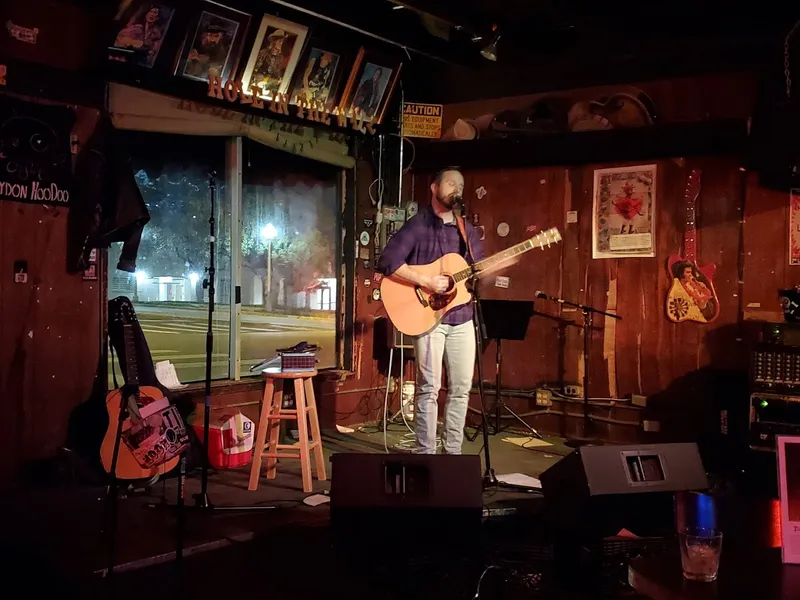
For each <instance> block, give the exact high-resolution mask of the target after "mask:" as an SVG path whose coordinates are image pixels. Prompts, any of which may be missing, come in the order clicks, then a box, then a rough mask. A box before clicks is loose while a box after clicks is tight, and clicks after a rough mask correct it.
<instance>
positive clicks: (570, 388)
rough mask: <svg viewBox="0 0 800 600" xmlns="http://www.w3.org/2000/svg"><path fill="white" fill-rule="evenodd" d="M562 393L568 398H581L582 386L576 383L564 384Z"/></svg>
mask: <svg viewBox="0 0 800 600" xmlns="http://www.w3.org/2000/svg"><path fill="white" fill-rule="evenodd" d="M564 395H565V396H569V397H570V398H582V397H583V386H582V385H577V384H572V383H571V384H568V385H565V386H564Z"/></svg>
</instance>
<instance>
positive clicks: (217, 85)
mask: <svg viewBox="0 0 800 600" xmlns="http://www.w3.org/2000/svg"><path fill="white" fill-rule="evenodd" d="M261 93H263V92H262V90H260V89H258V88H255V87H251V88H250V89H244V87H242V82H241V81H235V80H233V79H228V80H227V81H225V82H224V83H223V81H222V79H221V78H220V77H216V76H215V75H209V76H208V97H209V98H216V99H217V100H226V101H228V102H237V103H239V104H243V105H249V106H252V107H253V108H260V109H264V110H268V111H269V112H271V113H274V114H276V115H286V116H289V115H290V113H289V110H290V108H291V110H292V112H293V113H294V115H293V116H295V117H297V118H298V119H305V120H307V121H313V122H314V123H320V124H321V125H331V123H335V124H336V125H338V126H339V127H341V128H348V127H349V128H350V129H352V130H354V131H357V132H359V133H369V134H374V133H375V127H374V124H375V117H374V116H372V117H370V118H369V119H365V118H364V117H363V116H362V115H361V114H356V112H354V111H351V112H350V114H347V112H345V111H344V110H342V109H339V108H338V107H337V108H334V109H333V110H328V109H327V108H326V107H325V106H324V105H323V104H322V103H320V102H314V103H308V102H299V103H298V104H297V106H294V105H291V104H289V98H288V97H287V96H286V94H276V95H275V96H273V97H271V98H264V97H263V96H261V95H260V94H261Z"/></svg>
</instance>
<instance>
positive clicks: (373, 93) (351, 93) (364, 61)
mask: <svg viewBox="0 0 800 600" xmlns="http://www.w3.org/2000/svg"><path fill="white" fill-rule="evenodd" d="M402 67H403V63H402V62H400V61H399V60H392V59H389V58H386V57H383V56H381V55H378V54H373V53H371V52H367V51H365V50H364V49H363V48H362V49H361V50H360V51H359V53H358V57H356V62H355V64H354V65H353V69H352V71H351V72H350V78H349V79H348V81H347V86H346V87H345V90H344V94H342V103H341V105H340V106H341V109H342V110H343V111H344V112H345V114H346V115H348V116H349V115H351V114H355V115H356V116H359V115H363V117H364V118H365V119H367V120H369V119H373V120H374V121H373V122H374V123H376V124H378V125H380V124H381V122H382V121H383V118H384V116H385V114H386V107H387V106H388V104H389V101H390V100H391V98H392V94H393V93H394V88H395V86H396V85H397V81H398V80H399V78H400V70H401V69H402Z"/></svg>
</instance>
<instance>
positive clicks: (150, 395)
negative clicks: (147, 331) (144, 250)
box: [100, 303, 185, 480]
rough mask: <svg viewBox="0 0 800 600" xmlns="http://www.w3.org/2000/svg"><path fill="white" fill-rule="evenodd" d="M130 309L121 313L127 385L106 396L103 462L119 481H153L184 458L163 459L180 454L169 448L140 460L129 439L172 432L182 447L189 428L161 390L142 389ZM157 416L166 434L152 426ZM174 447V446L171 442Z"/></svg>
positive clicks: (148, 387)
mask: <svg viewBox="0 0 800 600" xmlns="http://www.w3.org/2000/svg"><path fill="white" fill-rule="evenodd" d="M129 310H130V309H129V307H128V306H127V304H124V303H123V305H122V306H121V309H120V312H119V319H120V320H121V321H122V330H123V339H124V344H125V366H126V370H125V372H126V374H127V377H126V382H125V385H123V386H122V387H121V388H120V389H117V390H112V391H111V392H109V393H108V395H107V396H106V412H107V413H108V430H107V431H106V434H105V436H104V437H103V443H102V445H101V446H100V460H101V462H102V464H103V468H104V469H105V471H106V473H108V474H109V475H112V476H115V477H116V478H117V479H147V480H152V479H154V478H156V477H157V476H160V475H164V474H166V473H168V472H169V471H171V470H172V469H174V468H175V466H176V465H177V464H178V461H179V460H180V456H174V458H170V459H169V460H161V459H163V458H165V457H166V456H167V455H168V454H170V455H174V454H176V452H174V451H173V450H174V449H173V448H169V449H168V450H166V451H165V450H164V449H163V448H160V449H156V450H154V451H153V452H152V453H151V454H150V455H149V456H147V453H145V455H144V456H140V457H139V458H137V456H136V455H135V454H134V449H133V448H131V443H130V442H129V440H135V439H137V434H139V432H143V433H145V435H146V434H148V433H150V434H152V433H155V434H156V435H158V434H163V433H164V432H170V434H169V435H170V437H171V438H175V439H174V440H173V441H174V442H177V443H178V444H179V445H182V444H183V443H184V439H183V438H184V436H185V428H184V424H183V420H182V419H181V417H180V414H179V413H178V412H177V409H175V407H174V406H171V405H169V401H168V400H167V399H166V398H165V397H164V394H163V392H162V391H161V390H159V389H158V388H157V387H154V386H139V373H138V370H137V367H136V345H135V343H134V340H133V321H134V320H135V319H136V316H135V315H134V314H131V312H129ZM123 397H124V401H125V403H126V404H125V406H126V408H127V412H128V416H127V417H126V418H125V420H124V421H123V423H122V439H121V440H120V444H119V453H118V455H117V464H116V469H115V470H114V472H113V473H112V466H113V464H112V463H113V459H114V444H115V442H116V438H117V430H118V428H119V417H120V408H121V401H122V400H123ZM148 406H150V407H151V410H152V409H153V408H156V407H158V409H159V411H160V414H158V413H156V414H155V415H153V414H152V412H151V411H147V410H146V409H147V407H148ZM163 408H166V410H163ZM153 416H155V418H156V420H157V421H158V422H159V429H160V430H163V431H158V432H153V431H152V429H153V428H152V427H148V425H149V424H148V420H152V417H153ZM176 419H177V420H176ZM148 429H149V430H150V431H148ZM173 431H174V432H179V433H178V434H177V435H175V434H173V433H171V432H173ZM181 434H182V435H181ZM138 437H139V438H140V439H141V438H142V435H141V434H139V435H138ZM151 437H152V436H151ZM162 445H163V444H162ZM171 445H172V443H170V446H171ZM184 447H185V446H184ZM176 449H177V448H176ZM180 450H182V448H180Z"/></svg>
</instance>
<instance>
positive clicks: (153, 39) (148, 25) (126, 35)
mask: <svg viewBox="0 0 800 600" xmlns="http://www.w3.org/2000/svg"><path fill="white" fill-rule="evenodd" d="M120 9H121V10H120V11H119V13H118V17H119V18H118V19H117V20H116V21H115V31H114V32H113V40H112V41H111V45H110V46H109V55H108V58H109V60H113V61H118V62H124V63H131V64H135V65H138V66H140V67H146V68H148V69H152V68H153V66H154V65H155V64H156V61H157V60H158V56H159V53H160V52H161V46H162V45H163V44H164V38H166V36H167V32H168V31H169V27H170V25H171V24H172V18H173V16H174V15H175V6H174V4H172V3H170V2H144V1H142V0H138V1H133V2H127V3H125V2H123V3H122V4H121V5H120Z"/></svg>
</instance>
